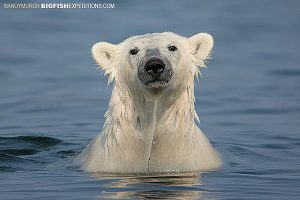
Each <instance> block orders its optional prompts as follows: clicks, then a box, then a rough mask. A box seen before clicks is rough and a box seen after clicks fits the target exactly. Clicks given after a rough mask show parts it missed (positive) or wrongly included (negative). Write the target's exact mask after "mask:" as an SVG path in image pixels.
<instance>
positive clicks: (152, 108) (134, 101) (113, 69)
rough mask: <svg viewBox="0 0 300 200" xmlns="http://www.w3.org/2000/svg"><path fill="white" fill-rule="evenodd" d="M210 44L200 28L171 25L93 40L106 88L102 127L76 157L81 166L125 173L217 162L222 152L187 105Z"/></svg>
mask: <svg viewBox="0 0 300 200" xmlns="http://www.w3.org/2000/svg"><path fill="white" fill-rule="evenodd" d="M212 47H213V38H212V36H211V35H209V34H207V33H199V34H196V35H194V36H192V37H189V38H186V37H182V36H179V35H177V34H175V33H171V32H163V33H152V34H146V35H140V36H133V37H130V38H128V39H126V40H125V41H123V42H121V43H120V44H116V45H115V44H110V43H107V42H99V43H96V44H95V45H93V47H92V55H93V58H94V59H95V61H96V63H97V64H98V65H99V66H100V68H101V69H102V70H103V71H104V73H105V74H106V75H108V78H109V82H113V91H112V95H111V99H110V102H109V106H108V110H107V112H106V114H105V118H106V120H105V123H104V126H103V130H102V131H101V133H100V134H99V135H98V136H96V138H94V140H92V142H91V143H90V144H89V145H88V146H87V147H86V148H85V149H84V150H83V151H82V152H81V153H80V154H79V156H78V157H77V160H79V161H81V162H82V165H83V168H84V169H85V170H87V171H89V172H104V173H130V174H134V173H164V172H194V171H203V170H211V169H216V168H218V167H219V166H220V165H221V160H220V158H219V156H218V154H217V152H216V151H215V150H214V149H213V147H212V145H211V144H210V142H209V140H208V139H207V138H206V136H205V135H204V134H203V132H202V131H201V130H200V129H199V128H198V127H197V125H196V122H195V120H198V116H197V114H196V112H195V109H194V108H195V106H194V101H195V98H194V78H195V77H197V76H198V74H199V73H200V68H201V67H205V65H204V63H205V60H206V59H208V58H209V57H210V54H211V50H212Z"/></svg>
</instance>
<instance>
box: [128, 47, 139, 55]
mask: <svg viewBox="0 0 300 200" xmlns="http://www.w3.org/2000/svg"><path fill="white" fill-rule="evenodd" d="M138 52H139V49H138V48H134V49H131V50H130V51H129V53H130V54H131V55H136V54H137V53H138Z"/></svg>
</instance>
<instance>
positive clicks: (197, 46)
mask: <svg viewBox="0 0 300 200" xmlns="http://www.w3.org/2000/svg"><path fill="white" fill-rule="evenodd" d="M188 45H189V49H190V52H191V53H192V55H193V62H194V64H195V65H196V66H199V67H205V64H204V62H205V60H207V59H209V58H210V55H211V50H212V48H213V46H214V39H213V37H212V36H211V35H210V34H208V33H198V34H196V35H193V36H192V37H190V38H188Z"/></svg>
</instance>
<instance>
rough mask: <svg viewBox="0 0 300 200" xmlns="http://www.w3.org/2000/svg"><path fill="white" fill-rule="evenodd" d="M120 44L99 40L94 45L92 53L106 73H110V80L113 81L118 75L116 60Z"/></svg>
mask: <svg viewBox="0 0 300 200" xmlns="http://www.w3.org/2000/svg"><path fill="white" fill-rule="evenodd" d="M118 50H119V48H118V45H114V44H110V43H108V42H98V43H96V44H94V45H93V47H92V55H93V58H94V60H95V61H96V63H97V64H98V65H99V66H100V69H102V70H103V71H104V74H105V75H109V78H108V82H109V83H110V82H112V81H113V80H114V78H115V75H116V66H115V65H116V60H117V57H118Z"/></svg>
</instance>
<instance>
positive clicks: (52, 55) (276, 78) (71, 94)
mask: <svg viewBox="0 0 300 200" xmlns="http://www.w3.org/2000/svg"><path fill="white" fill-rule="evenodd" d="M0 2H1V8H0V9H1V10H0V30H1V31H0V198H1V199H17V198H20V197H22V199H61V198H63V199H84V198H88V199H94V198H95V199H96V198H122V199H124V198H167V199H169V198H187V199H192V198H193V199H199V198H203V199H298V198H299V195H300V193H299V187H300V175H299V174H300V159H299V157H300V104H299V102H300V66H299V51H300V46H299V35H300V26H299V22H300V2H299V1H297V0H286V1H284V0H265V1H260V0H252V1H246V0H239V1H237V0H227V1H218V0H215V1H208V0H205V1H196V0H195V1H177V2H175V1H171V0H164V1H138V0H134V1H130V2H129V1H127V2H125V1H117V0H115V1H110V0H109V1H100V2H101V3H111V4H114V6H115V8H112V9H4V8H3V4H4V3H10V2H5V1H0ZM20 2H34V1H18V3H20ZM50 2H58V1H46V3H50ZM62 2H63V3H66V2H64V1H62ZM75 2H89V3H93V2H92V1H83V0H82V1H72V3H75ZM98 3H99V2H98ZM163 31H172V32H175V33H178V34H180V35H182V36H186V37H189V36H192V35H194V34H196V33H199V32H208V33H210V34H212V35H213V37H214V38H215V47H214V50H213V59H212V60H210V62H209V63H208V64H207V69H203V70H202V75H203V78H202V79H200V81H199V82H196V83H195V84H196V90H195V95H196V101H197V103H196V110H197V112H198V115H199V116H200V120H201V124H200V127H201V129H202V130H203V131H204V132H205V133H206V135H207V136H208V137H209V139H210V140H211V141H212V143H213V145H214V146H215V147H216V149H217V150H218V151H219V152H220V154H221V156H222V159H223V161H224V165H223V166H222V168H220V169H219V170H217V171H213V172H205V173H202V174H184V175H182V174H179V175H168V176H164V177H132V176H131V177H124V176H119V177H118V176H113V177H112V176H103V175H92V176H91V175H90V174H87V173H85V172H82V171H81V170H80V169H79V168H78V167H77V166H75V165H74V164H73V163H72V162H71V161H72V159H73V158H74V156H76V155H77V154H78V153H79V152H80V150H81V149H82V148H84V147H85V146H86V145H87V144H88V142H89V141H90V140H91V139H93V138H94V137H95V136H96V135H97V134H98V132H99V131H100V130H101V127H102V125H103V120H104V119H103V115H104V112H105V111H106V109H107V104H108V101H109V98H110V94H111V86H107V79H106V77H104V76H103V75H102V72H101V71H100V70H98V69H97V66H96V65H95V63H94V61H93V60H92V58H91V53H90V49H91V46H92V45H93V44H94V43H96V42H99V41H107V42H111V43H119V42H121V41H123V40H124V39H126V38H128V37H130V36H133V35H139V34H145V33H151V32H163Z"/></svg>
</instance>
